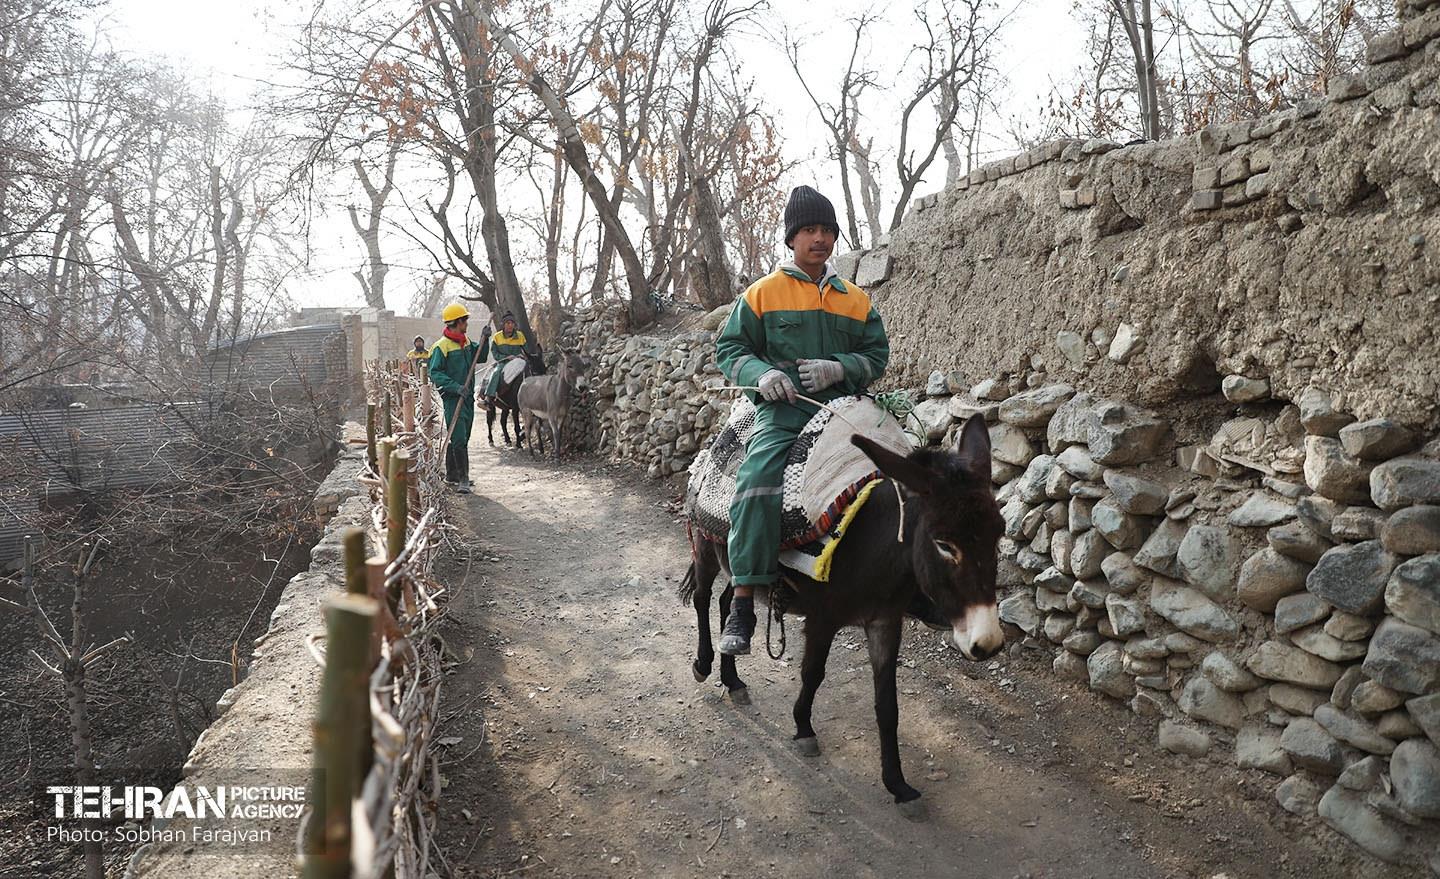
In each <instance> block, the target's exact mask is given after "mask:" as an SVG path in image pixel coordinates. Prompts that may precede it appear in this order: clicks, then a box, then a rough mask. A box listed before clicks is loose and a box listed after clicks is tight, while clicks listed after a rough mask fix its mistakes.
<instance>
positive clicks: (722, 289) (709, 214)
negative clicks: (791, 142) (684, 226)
mask: <svg viewBox="0 0 1440 879" xmlns="http://www.w3.org/2000/svg"><path fill="white" fill-rule="evenodd" d="M691 177H692V179H693V180H694V196H695V225H696V226H697V227H698V230H699V233H700V259H699V260H698V262H699V263H700V264H701V265H702V266H703V277H704V283H703V284H701V285H700V286H699V288H698V289H697V290H696V291H695V293H696V296H697V297H698V298H699V300H700V304H701V305H703V306H705V309H706V310H707V311H708V310H711V309H715V308H719V307H720V306H722V305H724V304H725V303H727V302H729V301H731V300H732V299H734V298H735V291H734V289H732V284H733V282H732V281H731V280H730V267H729V266H728V265H726V263H725V235H724V232H723V231H722V230H721V228H720V207H719V205H718V204H716V202H715V193H714V192H713V191H712V190H711V189H710V181H709V180H708V179H707V178H706V177H705V176H704V175H700V174H692V175H691ZM695 274H697V273H695V272H693V271H692V277H694V275H695Z"/></svg>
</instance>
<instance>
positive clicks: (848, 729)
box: [440, 447, 1399, 879]
mask: <svg viewBox="0 0 1440 879" xmlns="http://www.w3.org/2000/svg"><path fill="white" fill-rule="evenodd" d="M472 457H473V461H472V468H471V469H472V475H473V476H475V477H476V481H475V490H476V493H475V495H474V496H472V497H470V498H465V499H460V503H458V504H457V505H456V508H455V512H454V519H455V521H456V524H457V526H458V527H459V528H460V534H459V535H458V537H459V541H458V542H459V544H460V546H461V550H460V552H459V554H458V555H457V557H455V558H452V559H450V560H448V561H447V562H446V563H445V565H444V567H443V569H442V574H444V575H445V576H446V577H447V578H448V579H449V580H450V582H460V581H461V580H462V579H464V580H465V582H464V585H463V586H462V588H461V590H460V592H459V594H457V596H456V598H455V600H454V602H453V605H452V613H453V615H452V620H451V622H450V624H449V630H448V632H447V638H448V639H449V642H450V644H451V649H452V650H453V651H454V652H455V653H456V654H457V656H458V657H459V658H460V660H461V661H460V663H459V664H457V666H456V667H455V668H454V669H453V670H452V674H451V676H450V677H449V678H448V679H447V684H448V690H447V693H446V697H445V705H446V706H447V707H446V716H445V718H444V723H443V729H442V731H441V733H440V735H442V736H445V737H447V738H446V739H444V741H447V742H451V744H449V745H448V746H447V747H446V748H445V755H446V757H445V761H444V764H443V766H442V771H443V773H444V776H445V779H446V785H447V786H446V798H445V801H444V804H443V810H442V815H441V821H442V826H443V831H442V836H441V840H440V843H441V848H442V851H443V852H444V857H445V860H446V862H447V864H448V866H449V867H450V870H451V872H452V874H453V875H455V876H461V877H467V876H484V877H491V876H505V875H519V876H525V877H534V876H557V877H573V876H604V877H610V876H614V877H627V876H638V877H651V876H735V877H751V876H784V877H829V876H834V877H842V876H843V877H851V876H909V877H921V876H926V877H928V876H967V877H1012V876H1030V877H1065V879H1069V877H1090V876H1094V877H1169V876H1195V877H1210V876H1212V875H1214V874H1217V873H1221V872H1225V873H1228V874H1229V875H1230V876H1232V877H1236V879H1238V877H1249V876H1256V877H1259V876H1266V877H1270V876H1304V877H1306V879H1318V877H1329V876H1336V877H1338V876H1352V875H1362V874H1363V875H1367V876H1372V877H1382V876H1389V875H1399V874H1392V873H1390V872H1388V871H1387V870H1386V869H1385V868H1383V866H1382V865H1379V864H1377V863H1376V862H1373V861H1370V860H1369V859H1367V858H1364V857H1363V856H1359V855H1356V854H1355V853H1354V850H1353V849H1352V848H1350V847H1347V846H1343V845H1340V844H1339V843H1338V837H1335V836H1333V835H1331V834H1329V832H1328V831H1320V834H1319V835H1318V836H1317V835H1312V834H1309V833H1306V832H1304V831H1302V830H1301V829H1300V827H1299V825H1298V824H1297V823H1295V822H1294V821H1293V819H1291V818H1290V817H1289V816H1288V815H1286V814H1285V813H1284V812H1282V811H1281V810H1280V809H1279V807H1278V806H1276V805H1275V801H1274V797H1273V794H1272V793H1271V791H1272V790H1273V787H1274V783H1275V779H1274V778H1273V777H1269V776H1265V775H1263V774H1260V773H1247V772H1240V771H1238V770H1235V769H1233V768H1231V767H1227V766H1220V765H1214V766H1209V765H1206V764H1204V763H1196V762H1193V761H1181V760H1179V759H1178V758H1174V757H1171V756H1170V755H1168V754H1164V753H1161V752H1158V751H1157V750H1156V748H1155V746H1154V740H1155V739H1154V729H1153V721H1145V720H1141V719H1139V718H1136V717H1134V716H1133V715H1131V714H1129V713H1128V712H1126V711H1123V710H1121V709H1120V708H1118V707H1116V706H1115V705H1113V704H1107V703H1106V702H1105V700H1104V699H1103V698H1101V697H1098V696H1095V695H1093V694H1092V693H1090V692H1089V691H1088V690H1086V689H1085V688H1083V687H1081V686H1079V685H1076V684H1070V683H1067V682H1062V681H1058V680H1056V679H1055V678H1054V677H1053V676H1052V675H1051V673H1050V672H1049V669H1048V667H1046V666H1047V665H1048V657H1046V656H1044V655H1042V654H1041V653H1040V652H1039V651H1034V652H1030V651H1020V650H1018V649H1017V650H1016V651H1015V652H1013V653H1009V654H1005V655H1004V656H1003V658H1002V659H1000V660H999V661H992V662H988V663H984V664H979V665H977V664H974V663H969V662H966V661H965V660H964V659H963V658H961V657H960V656H959V655H958V654H956V653H954V652H951V651H947V650H944V649H942V648H940V647H939V646H938V640H937V637H936V636H935V635H933V634H932V633H930V632H929V631H928V630H926V629H924V628H923V627H919V626H914V627H913V628H911V629H910V630H909V632H908V633H907V637H906V644H905V647H904V648H903V651H902V666H903V667H902V668H901V669H900V680H899V685H900V691H901V703H900V713H901V723H900V744H901V756H902V759H903V761H904V767H905V770H906V774H907V777H908V779H909V781H910V782H911V784H913V785H914V786H916V787H918V788H920V789H921V790H922V791H923V792H924V795H925V796H924V802H925V804H926V808H927V812H928V815H927V817H926V818H925V819H924V820H921V821H909V820H906V819H905V818H903V817H902V816H901V815H900V814H899V812H898V811H897V809H896V808H895V806H894V805H893V804H892V802H891V798H890V796H889V795H888V794H887V793H886V791H885V789H884V788H883V787H882V786H881V784H880V777H879V776H880V771H879V770H880V767H879V755H878V750H877V745H876V739H877V735H876V731H875V724H874V715H873V712H872V703H871V683H870V671H869V666H868V663H867V661H866V658H865V650H864V643H863V638H864V636H863V634H862V633H861V632H859V631H858V630H853V629H847V630H845V631H842V632H841V633H840V636H839V637H838V639H837V642H836V649H835V650H834V651H833V652H832V654H831V657H830V663H829V667H828V671H829V676H828V677H827V679H826V681H825V684H824V686H823V687H822V688H821V690H820V693H819V696H818V698H817V701H816V707H815V726H816V729H817V731H818V732H819V737H820V742H821V746H822V748H823V749H824V753H823V755H822V756H820V757H818V758H813V759H807V758H804V757H801V756H799V755H797V754H796V753H795V752H794V751H793V750H791V748H790V744H789V743H790V736H791V734H792V733H793V732H794V728H793V725H792V722H791V720H790V706H791V702H792V700H793V699H794V697H795V694H796V692H797V691H798V687H799V681H798V670H799V662H798V658H799V657H798V655H797V654H798V647H797V646H796V645H798V643H799V638H798V631H797V630H798V626H797V625H795V624H794V623H793V622H792V624H791V628H790V632H791V635H792V638H791V645H792V648H791V649H792V655H790V656H788V657H787V661H784V662H778V663H777V662H772V661H771V660H769V659H768V658H765V657H764V656H763V654H757V655H756V656H752V657H750V658H749V659H748V660H744V661H742V663H741V668H740V674H741V676H742V677H743V678H745V679H746V681H747V682H748V683H749V685H750V693H751V695H752V697H753V699H754V704H753V705H752V706H749V707H744V708H741V707H736V706H733V705H732V704H730V702H729V701H728V699H726V698H725V697H724V696H723V690H721V689H718V685H717V684H716V683H715V682H714V679H713V677H712V680H711V681H708V682H706V683H703V684H697V683H695V682H694V680H693V679H692V677H691V673H690V668H689V662H690V658H691V656H692V655H693V651H694V638H695V634H694V616H693V612H692V611H691V610H690V609H689V608H686V607H682V606H681V605H680V604H678V602H677V601H676V599H675V589H676V586H677V584H678V581H679V579H680V578H681V577H682V576H683V574H684V570H685V566H686V564H687V563H688V550H687V548H686V545H685V532H684V527H683V524H682V523H681V522H680V521H679V520H678V518H677V514H676V512H675V511H674V506H673V504H671V503H670V500H669V499H668V498H667V497H666V496H665V495H664V494H663V492H662V491H661V490H660V487H659V486H657V485H656V484H655V483H653V482H645V481H642V480H639V479H637V478H635V474H633V472H632V471H630V470H628V469H622V468H614V467H606V466H604V465H600V464H597V463H595V462H583V461H582V462H579V463H576V462H569V463H565V464H560V465H553V464H550V463H548V462H545V463H535V462H533V461H532V460H531V459H529V458H528V456H524V455H519V454H515V453H513V452H509V451H504V452H498V451H495V450H492V449H489V448H484V447H481V448H478V449H474V448H473V447H472ZM467 571H468V578H467V577H466V572H467ZM456 739H458V741H456Z"/></svg>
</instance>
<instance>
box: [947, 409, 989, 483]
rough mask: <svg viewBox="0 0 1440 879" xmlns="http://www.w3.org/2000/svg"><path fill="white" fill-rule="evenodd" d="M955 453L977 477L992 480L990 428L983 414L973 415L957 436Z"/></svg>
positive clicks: (987, 480)
mask: <svg viewBox="0 0 1440 879" xmlns="http://www.w3.org/2000/svg"><path fill="white" fill-rule="evenodd" d="M955 454H957V455H959V456H960V458H961V460H963V461H964V462H965V469H966V470H969V471H970V472H971V473H972V474H974V475H975V476H976V477H977V478H979V477H983V478H984V479H985V481H986V482H989V481H990V428H988V427H986V426H985V418H984V416H982V415H971V416H970V419H969V420H968V421H966V422H965V426H964V427H962V428H960V435H959V436H957V437H956V438H955Z"/></svg>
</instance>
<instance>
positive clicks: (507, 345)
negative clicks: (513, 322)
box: [490, 330, 525, 361]
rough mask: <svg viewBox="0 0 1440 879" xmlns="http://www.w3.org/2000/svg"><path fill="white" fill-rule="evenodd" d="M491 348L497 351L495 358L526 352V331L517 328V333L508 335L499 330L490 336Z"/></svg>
mask: <svg viewBox="0 0 1440 879" xmlns="http://www.w3.org/2000/svg"><path fill="white" fill-rule="evenodd" d="M490 350H491V351H493V352H495V359H496V360H497V361H498V360H502V359H504V358H507V357H514V356H516V355H518V354H524V353H525V333H524V332H523V331H521V330H516V331H515V335H513V336H507V335H505V333H504V332H497V333H495V335H493V336H491V337H490Z"/></svg>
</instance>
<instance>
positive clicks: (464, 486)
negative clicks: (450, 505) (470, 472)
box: [455, 479, 470, 494]
mask: <svg viewBox="0 0 1440 879" xmlns="http://www.w3.org/2000/svg"><path fill="white" fill-rule="evenodd" d="M455 493H456V494H469V493H470V480H468V479H462V480H460V484H459V485H457V486H456V487H455Z"/></svg>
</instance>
